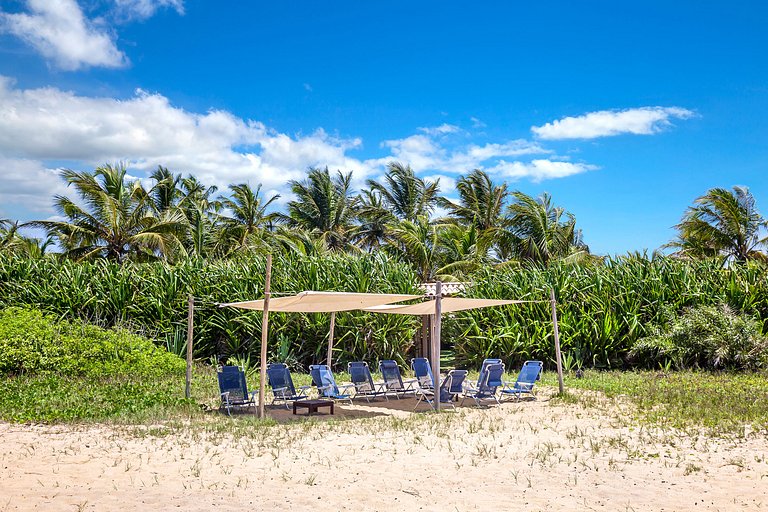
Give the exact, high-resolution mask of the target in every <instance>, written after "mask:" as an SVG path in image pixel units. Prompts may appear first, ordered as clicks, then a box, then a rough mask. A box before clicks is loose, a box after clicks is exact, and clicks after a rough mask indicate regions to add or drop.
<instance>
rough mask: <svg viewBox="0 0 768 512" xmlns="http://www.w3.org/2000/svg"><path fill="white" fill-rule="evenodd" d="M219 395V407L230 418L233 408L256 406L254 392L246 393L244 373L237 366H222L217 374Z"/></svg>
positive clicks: (246, 386)
mask: <svg viewBox="0 0 768 512" xmlns="http://www.w3.org/2000/svg"><path fill="white" fill-rule="evenodd" d="M217 376H218V378H219V393H220V394H221V406H220V407H219V409H226V410H227V414H229V415H230V416H232V409H233V408H240V407H252V406H255V405H256V392H255V391H254V392H253V393H248V385H247V384H246V382H245V372H244V371H243V370H242V369H241V368H240V367H238V366H224V367H223V368H222V369H221V371H219V372H218V375H217Z"/></svg>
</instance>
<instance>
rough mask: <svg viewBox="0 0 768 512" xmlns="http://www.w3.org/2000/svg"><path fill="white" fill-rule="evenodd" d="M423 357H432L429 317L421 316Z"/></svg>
mask: <svg viewBox="0 0 768 512" xmlns="http://www.w3.org/2000/svg"><path fill="white" fill-rule="evenodd" d="M419 355H420V356H421V357H430V354H429V315H421V354H419Z"/></svg>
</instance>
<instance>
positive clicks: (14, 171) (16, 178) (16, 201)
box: [0, 156, 67, 218]
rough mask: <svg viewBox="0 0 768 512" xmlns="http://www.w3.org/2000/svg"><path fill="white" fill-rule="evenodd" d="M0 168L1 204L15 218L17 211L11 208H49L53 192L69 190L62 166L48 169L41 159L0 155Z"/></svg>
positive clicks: (49, 209)
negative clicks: (60, 175) (60, 170)
mask: <svg viewBox="0 0 768 512" xmlns="http://www.w3.org/2000/svg"><path fill="white" fill-rule="evenodd" d="M0 169H1V171H0V205H3V209H4V215H10V216H11V217H12V218H16V217H17V215H12V212H11V211H10V210H11V209H13V210H17V209H19V208H23V209H24V210H26V211H27V212H46V213H47V212H50V211H52V208H51V206H52V204H53V196H54V195H55V194H64V193H66V190H67V186H66V183H64V182H63V181H62V180H61V179H60V178H59V169H48V168H46V167H45V166H44V165H43V164H42V163H40V162H37V161H34V160H26V159H17V158H5V157H3V156H0Z"/></svg>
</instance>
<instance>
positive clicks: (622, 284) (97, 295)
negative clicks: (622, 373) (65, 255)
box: [0, 254, 768, 367]
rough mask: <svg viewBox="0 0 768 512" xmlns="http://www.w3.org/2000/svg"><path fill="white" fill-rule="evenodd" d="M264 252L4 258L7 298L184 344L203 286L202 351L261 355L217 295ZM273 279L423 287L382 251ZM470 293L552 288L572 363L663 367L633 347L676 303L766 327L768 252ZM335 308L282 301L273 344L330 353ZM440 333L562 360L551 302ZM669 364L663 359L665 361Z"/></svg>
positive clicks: (476, 356) (500, 284) (380, 329)
mask: <svg viewBox="0 0 768 512" xmlns="http://www.w3.org/2000/svg"><path fill="white" fill-rule="evenodd" d="M263 276H264V260H263V258H260V257H251V258H240V259H237V260H228V261H220V262H210V263H205V264H204V263H193V262H185V263H179V264H176V265H172V266H171V265H168V264H165V263H162V262H155V263H145V264H135V263H130V262H124V263H122V264H119V263H116V262H109V261H106V260H103V259H102V260H96V261H94V262H81V263H76V262H72V261H61V262H58V261H55V260H47V259H43V260H31V259H28V258H20V257H6V258H2V257H0V307H2V306H11V305H19V304H23V305H30V306H34V307H39V308H41V309H44V310H47V311H52V312H55V313H56V314H58V315H62V316H70V317H76V318H83V319H87V320H89V321H92V322H96V323H100V324H102V325H105V326H111V325H128V326H129V327H130V328H131V329H133V330H134V331H138V332H142V333H144V334H145V335H147V336H149V337H151V338H154V339H156V340H158V341H160V342H161V343H163V344H165V345H166V346H167V347H168V348H169V349H170V350H171V351H174V352H177V353H181V352H182V351H183V349H184V340H185V337H186V307H187V302H186V301H187V294H188V293H193V294H194V296H195V297H197V298H198V299H199V301H198V303H197V307H198V309H197V312H196V319H195V337H196V352H195V353H196V356H197V357H198V358H208V357H209V356H211V355H214V354H218V355H222V354H223V355H240V356H247V355H249V354H257V353H258V346H259V339H260V333H261V329H260V325H261V315H260V314H258V313H254V312H247V311H242V310H233V309H229V308H224V309H221V308H218V307H216V305H215V304H214V303H216V302H229V301H236V300H245V299H250V298H253V297H258V296H260V293H261V289H262V287H263V279H264V278H263ZM273 279H274V281H273V285H272V286H273V289H274V290H279V291H281V292H285V293H293V292H298V291H302V290H307V289H316V290H344V291H358V292H363V291H370V292H397V293H413V292H416V289H415V282H416V279H415V277H414V274H413V271H412V270H411V269H410V268H409V267H408V266H407V265H405V264H403V263H399V262H398V261H396V260H394V259H392V258H391V257H387V256H385V255H383V254H378V255H361V256H354V255H342V254H339V255H328V256H324V257H300V256H286V257H283V258H276V259H275V263H274V270H273ZM472 281H473V283H474V285H473V286H472V287H470V288H469V289H468V290H467V295H469V296H477V297H488V298H502V299H510V298H516V299H527V300H545V301H546V300H547V299H548V297H549V291H550V289H551V288H554V289H555V291H556V295H557V300H558V314H559V319H560V332H561V340H562V345H563V350H564V353H565V357H566V363H567V365H568V366H575V365H583V366H587V367H592V366H598V367H607V366H610V367H623V366H625V365H626V364H627V363H628V362H631V363H632V364H636V365H640V366H650V367H657V366H658V364H657V361H659V360H658V359H657V358H655V357H653V358H648V359H647V360H644V359H639V358H635V359H633V360H631V361H628V360H627V359H626V356H627V354H628V352H629V351H630V350H631V349H632V347H633V346H634V345H635V343H636V342H637V341H638V340H639V339H641V338H644V337H647V336H652V335H655V334H657V333H658V332H660V330H661V331H664V330H666V329H667V328H668V327H669V326H670V325H671V322H672V321H673V320H674V319H675V318H676V317H677V316H678V314H680V313H682V312H683V311H685V310H686V309H687V308H689V307H692V306H696V305H720V304H725V305H728V306H729V307H730V308H732V309H733V310H734V311H735V312H738V313H740V314H746V315H748V316H750V317H753V318H755V319H757V320H758V321H759V322H760V323H759V327H760V331H762V332H765V331H766V330H768V280H766V273H765V269H764V268H763V267H762V266H759V265H752V264H750V265H742V266H734V267H732V268H729V269H721V268H720V267H719V262H716V261H703V262H690V261H681V260H675V259H671V258H664V257H655V258H646V257H643V256H631V257H625V258H618V259H611V260H608V261H607V262H606V264H604V265H599V266H591V265H589V266H579V265H571V264H567V263H560V264H552V265H549V266H548V267H540V268H527V269H520V268H515V267H507V268H491V267H486V268H483V269H481V270H478V271H477V272H475V273H474V274H473V275H472ZM329 321H330V320H329V317H328V315H319V314H318V315H296V314H274V315H272V317H271V329H270V340H269V344H270V350H271V352H270V357H271V358H273V359H275V360H288V361H293V362H297V363H301V364H302V365H306V364H310V363H312V362H317V361H321V360H323V359H324V357H325V347H326V340H327V332H328V326H329ZM418 321H419V319H418V318H414V317H407V316H399V315H374V314H369V313H360V312H350V313H340V314H339V315H338V317H337V327H336V339H337V343H336V347H337V352H336V354H335V359H336V361H337V362H338V363H339V364H340V366H341V365H345V364H346V362H347V361H350V360H354V359H365V360H368V361H370V362H371V364H375V363H376V361H377V360H378V359H379V358H396V359H400V360H401V361H402V360H403V359H404V358H406V357H408V355H409V352H410V351H411V350H412V349H413V345H414V344H413V339H414V334H415V333H416V331H417V329H418ZM443 340H444V344H445V345H446V348H454V349H455V355H456V362H457V364H461V365H465V364H466V365H469V366H475V365H477V364H479V362H480V361H481V360H482V359H483V358H485V357H490V356H494V357H499V356H500V357H503V358H504V359H505V361H506V363H507V365H508V366H509V367H514V366H516V365H518V364H519V363H520V362H521V361H523V360H525V359H531V358H537V359H542V360H544V361H545V362H546V363H547V365H549V364H551V362H552V361H553V359H554V352H553V343H552V323H551V312H550V306H549V304H548V303H547V302H539V303H528V304H519V305H514V306H507V307H501V308H488V309H484V310H475V311H467V312H462V313H457V314H455V315H449V316H446V318H445V321H444V334H443ZM660 362H662V363H665V360H663V359H662V360H660Z"/></svg>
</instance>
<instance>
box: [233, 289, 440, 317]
mask: <svg viewBox="0 0 768 512" xmlns="http://www.w3.org/2000/svg"><path fill="white" fill-rule="evenodd" d="M420 298H422V296H421V295H405V294H386V293H346V292H315V291H306V292H301V293H299V294H296V295H292V296H290V297H276V298H273V299H270V301H269V311H270V312H275V313H332V312H334V311H352V310H355V309H367V308H372V307H375V306H382V305H385V304H392V303H393V302H402V301H404V300H412V299H420ZM219 306H220V307H233V308H241V309H252V310H255V311H263V310H264V300H263V299H262V300H250V301H245V302H230V303H227V304H220V305H219ZM433 309H434V307H433Z"/></svg>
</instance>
